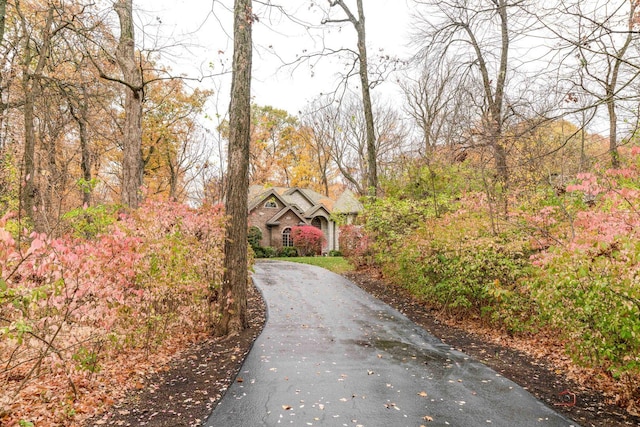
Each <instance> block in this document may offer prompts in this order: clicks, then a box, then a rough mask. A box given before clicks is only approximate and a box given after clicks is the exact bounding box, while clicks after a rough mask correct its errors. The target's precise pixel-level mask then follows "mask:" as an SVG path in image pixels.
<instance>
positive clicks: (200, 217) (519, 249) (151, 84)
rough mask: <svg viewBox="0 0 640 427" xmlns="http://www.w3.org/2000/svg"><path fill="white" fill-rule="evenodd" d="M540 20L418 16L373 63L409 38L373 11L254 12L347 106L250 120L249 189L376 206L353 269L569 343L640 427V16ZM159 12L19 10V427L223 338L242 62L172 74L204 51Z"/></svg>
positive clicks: (4, 115) (115, 390) (78, 405)
mask: <svg viewBox="0 0 640 427" xmlns="http://www.w3.org/2000/svg"><path fill="white" fill-rule="evenodd" d="M539 3H540V2H535V1H531V2H529V1H521V0H519V1H510V0H473V1H462V0H449V1H447V2H442V1H431V0H415V1H411V2H409V4H410V6H411V7H412V9H413V13H412V15H411V16H410V18H409V19H408V22H409V25H408V28H407V34H408V38H409V43H408V44H407V47H406V49H407V52H408V53H407V55H406V56H402V57H399V56H396V55H395V52H394V53H390V52H387V51H385V50H384V49H383V50H380V48H378V47H377V46H375V45H371V44H367V42H366V40H367V38H366V35H368V34H372V33H378V32H385V31H388V30H387V29H386V28H378V27H368V26H367V25H365V20H364V16H365V14H366V11H367V9H366V7H368V5H365V7H364V8H361V9H358V8H357V6H358V5H360V6H361V5H362V2H361V1H358V2H356V1H354V2H344V3H343V2H342V1H329V2H321V1H309V2H307V3H305V5H306V7H305V9H304V10H303V9H302V8H300V7H296V8H294V9H288V8H287V7H286V4H284V6H283V5H277V4H275V2H254V9H253V10H252V14H251V25H252V26H254V27H255V28H260V26H264V27H268V28H270V29H272V30H275V31H277V30H278V28H280V27H278V25H276V24H279V23H281V22H285V21H286V22H288V25H293V26H294V27H295V28H298V29H300V30H301V31H302V32H303V33H305V34H308V35H309V44H308V45H305V46H302V47H300V49H299V50H295V49H294V51H293V52H290V51H283V50H282V49H281V48H280V46H278V45H266V46H261V47H262V48H264V50H263V51H259V52H262V53H263V54H264V56H266V55H267V53H269V55H270V57H271V58H273V57H276V58H279V60H280V64H281V65H282V67H283V69H284V70H287V72H289V73H292V75H293V76H294V77H295V75H296V74H295V73H297V72H303V73H305V74H307V75H309V74H312V73H317V72H320V73H321V74H322V75H326V74H327V73H329V71H327V69H326V68H324V67H326V66H327V64H330V65H331V67H332V71H331V72H330V73H331V76H332V84H331V85H329V88H328V89H326V90H325V89H321V91H322V92H324V94H320V93H318V96H317V97H315V98H314V99H310V100H309V101H308V103H306V104H305V105H304V106H303V107H301V108H300V110H299V111H297V112H288V111H285V110H282V109H278V108H274V107H272V106H269V105H254V106H253V107H252V110H251V119H252V127H251V150H250V159H251V162H250V171H249V175H250V180H251V182H252V183H259V184H270V185H284V186H299V187H305V188H311V189H314V190H316V191H318V192H320V193H323V194H326V195H329V196H332V195H336V194H337V193H338V192H339V191H341V190H343V189H344V188H349V189H351V190H353V191H354V192H356V193H357V194H359V195H360V196H362V200H363V202H364V204H365V211H364V213H363V215H362V217H361V222H360V224H359V225H358V226H345V227H344V229H343V239H342V242H341V246H342V248H343V249H344V251H345V255H346V256H347V257H348V258H349V259H350V260H352V262H353V263H354V264H356V265H358V266H360V267H369V268H375V269H377V270H379V271H380V272H381V273H382V274H384V275H385V277H387V278H388V279H389V280H390V281H393V282H395V283H396V284H398V285H400V286H404V287H406V288H408V289H410V290H411V291H412V292H413V293H414V294H415V295H416V296H417V297H419V298H421V299H423V300H424V301H425V302H427V303H429V304H431V305H433V306H434V307H438V308H441V309H442V310H444V311H445V312H447V313H449V314H450V315H451V316H453V317H457V318H461V319H467V320H469V321H476V322H479V323H480V324H483V325H485V326H487V327H490V328H492V329H494V330H498V331H502V332H503V333H505V334H507V335H520V336H528V337H534V339H535V337H539V338H540V339H539V342H540V346H541V348H547V347H545V344H544V343H545V341H546V340H554V341H555V342H556V343H560V345H564V347H565V348H566V352H567V354H568V355H569V356H570V357H571V358H572V360H573V362H572V363H574V365H575V366H576V367H580V368H579V369H578V368H576V370H575V376H576V379H578V380H579V381H581V382H582V383H583V384H589V385H590V386H592V387H596V388H599V389H601V390H603V391H604V392H605V393H607V394H608V395H609V396H610V398H611V400H613V401H615V402H617V403H618V404H619V405H620V406H621V407H623V408H625V409H626V410H627V411H628V412H629V413H630V414H638V413H639V411H640V410H639V409H638V407H639V405H640V388H639V387H638V384H640V381H639V378H640V359H639V356H638V355H640V284H639V279H638V257H639V256H640V245H639V244H638V239H637V235H636V233H637V231H638V225H639V215H638V206H639V203H640V192H639V191H640V184H639V181H638V173H639V167H640V163H639V161H640V160H639V158H638V154H640V148H639V147H638V144H637V139H636V133H637V132H636V131H637V125H638V120H639V111H640V110H639V105H640V103H639V101H640V99H639V98H640V91H639V89H640V88H639V86H638V85H639V83H640V81H639V79H638V75H639V74H640V33H639V32H638V10H637V7H638V3H637V1H636V0H616V1H604V0H593V1H589V2H585V1H577V0H576V1H573V0H555V1H550V2H544V5H541V4H539ZM212 5H213V6H212V9H211V14H210V15H209V19H210V20H214V21H215V20H216V19H219V20H220V22H223V20H224V19H225V18H224V16H225V15H224V13H225V12H224V10H225V7H226V8H227V9H228V8H229V6H228V5H226V4H225V3H223V2H212ZM136 6H137V5H134V4H133V3H132V2H131V1H130V0H128V1H127V0H118V1H114V2H107V1H98V2H89V1H75V2H66V1H51V0H47V1H17V0H14V1H10V0H2V1H0V39H1V40H2V43H1V45H0V47H1V50H0V61H2V67H0V90H1V94H0V95H1V96H0V101H1V102H0V121H1V122H0V162H1V163H0V206H1V209H2V212H4V215H3V218H2V221H1V224H0V226H1V227H2V228H1V229H0V273H1V275H2V276H1V278H0V358H1V359H0V362H2V364H1V366H2V368H0V369H1V370H0V384H2V387H1V389H2V393H1V394H0V420H2V422H3V423H7V425H31V424H32V423H36V424H37V423H38V422H46V423H59V424H61V425H68V424H72V423H77V422H81V420H82V419H84V418H86V417H87V416H88V415H91V414H93V413H95V412H96V411H100V410H103V409H104V408H105V407H106V406H108V405H109V404H111V403H113V401H114V400H115V399H117V398H118V397H119V396H121V395H122V394H123V393H124V392H125V391H126V389H127V388H130V387H134V386H135V381H134V380H133V378H135V375H136V374H139V373H140V372H142V371H144V370H145V369H151V368H150V367H152V366H157V364H158V363H160V362H162V361H163V360H167V359H168V358H169V357H170V355H171V354H173V352H175V351H178V350H179V349H180V348H184V346H185V345H187V344H188V343H189V342H194V341H197V340H199V339H201V338H202V337H204V336H207V335H208V334H209V333H210V332H211V330H210V328H211V325H212V324H214V323H215V319H216V318H217V317H218V316H219V314H220V310H221V307H220V306H219V305H218V303H219V301H220V299H219V295H218V291H219V289H220V286H219V285H220V281H221V277H222V270H223V269H222V252H223V251H222V247H223V242H224V226H225V221H226V219H225V217H224V212H223V208H222V207H221V206H220V201H221V200H223V199H224V196H225V194H224V191H225V188H226V185H225V184H226V174H225V171H226V166H225V162H226V155H227V153H226V142H227V138H228V136H229V133H230V129H229V125H228V120H227V116H226V112H224V111H225V108H226V107H221V106H220V103H216V102H214V101H215V99H216V97H218V96H219V94H220V93H225V92H228V88H227V87H226V86H225V85H226V83H225V81H226V80H225V76H226V75H227V74H228V73H229V71H230V70H229V65H228V60H227V59H225V55H226V53H225V50H223V49H221V50H219V51H218V52H215V56H212V55H211V53H210V54H209V58H211V57H215V58H216V59H215V60H213V59H210V60H208V61H205V62H203V61H199V62H198V63H199V64H203V65H202V67H200V69H201V70H202V71H201V72H199V73H197V74H195V73H193V72H191V71H189V73H188V74H187V75H183V72H182V71H176V70H174V69H173V68H172V67H175V65H174V62H173V61H171V58H172V56H173V57H176V56H178V54H177V53H176V52H181V53H184V55H185V56H187V55H188V52H190V50H194V51H196V50H197V49H196V47H195V46H193V45H191V44H190V43H189V42H184V43H177V42H175V40H174V41H171V38H169V37H167V36H166V34H167V33H164V32H163V31H161V30H160V28H161V27H162V21H161V19H158V17H157V16H154V15H148V14H145V13H143V11H142V10H140V9H138V8H137V7H136ZM220 6H222V9H216V7H220ZM384 7H392V6H390V3H389V2H386V3H385V2H380V4H377V5H376V8H384ZM304 11H308V12H310V13H312V15H311V16H312V17H313V16H316V17H318V19H316V20H312V19H311V18H309V16H308V15H303V12H304ZM152 23H153V24H152ZM221 25H222V24H221ZM225 25H226V24H225ZM336 33H337V34H339V37H337V38H335V37H334V36H333V35H335V34H336ZM255 61H256V63H259V61H260V60H259V58H258V59H255ZM176 69H177V68H176ZM301 70H302V71H301ZM317 70H320V71H317ZM202 82H204V84H202ZM389 86H393V87H394V88H396V89H394V90H395V91H397V93H398V94H399V95H394V96H391V95H390V93H391V92H385V91H383V90H382V88H383V87H389ZM364 89H366V91H365V90H364ZM365 92H367V93H369V95H370V101H371V102H370V105H369V107H370V108H367V101H366V98H367V96H366V94H365ZM222 103H224V102H222ZM185 337H186V338H187V339H185Z"/></svg>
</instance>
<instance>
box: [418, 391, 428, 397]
mask: <svg viewBox="0 0 640 427" xmlns="http://www.w3.org/2000/svg"><path fill="white" fill-rule="evenodd" d="M418 396H420V397H427V392H426V391H421V392H420V393H418Z"/></svg>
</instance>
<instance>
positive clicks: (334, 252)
mask: <svg viewBox="0 0 640 427" xmlns="http://www.w3.org/2000/svg"><path fill="white" fill-rule="evenodd" d="M327 255H328V256H334V257H335V256H342V252H340V251H338V250H335V249H332V250H330V251H329V253H328V254H327Z"/></svg>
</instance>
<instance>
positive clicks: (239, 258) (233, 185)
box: [214, 0, 255, 336]
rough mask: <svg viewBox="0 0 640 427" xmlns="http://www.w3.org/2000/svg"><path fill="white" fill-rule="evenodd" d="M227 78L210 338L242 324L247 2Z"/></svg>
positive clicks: (242, 4) (238, 5)
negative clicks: (218, 270) (218, 264)
mask: <svg viewBox="0 0 640 427" xmlns="http://www.w3.org/2000/svg"><path fill="white" fill-rule="evenodd" d="M233 14H234V25H233V66H232V68H233V76H232V83H231V103H230V106H229V127H230V129H229V160H228V169H227V190H226V199H225V207H226V214H227V216H228V217H229V221H228V224H227V228H226V239H225V245H224V253H225V258H224V276H223V280H222V286H221V288H220V291H219V293H218V297H219V298H220V301H218V302H219V306H218V309H219V310H220V318H219V319H218V321H217V322H216V324H215V330H214V334H215V335H217V336H225V335H229V334H237V333H239V332H240V331H242V330H243V329H245V328H246V327H247V325H248V323H247V285H248V271H247V215H248V212H247V211H248V202H247V195H248V194H249V145H250V140H251V62H252V44H251V43H252V36H251V35H252V31H251V30H252V26H253V22H254V20H255V16H254V14H253V11H252V8H251V0H235V2H234V9H233Z"/></svg>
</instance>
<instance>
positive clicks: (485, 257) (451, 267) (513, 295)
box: [376, 215, 535, 331]
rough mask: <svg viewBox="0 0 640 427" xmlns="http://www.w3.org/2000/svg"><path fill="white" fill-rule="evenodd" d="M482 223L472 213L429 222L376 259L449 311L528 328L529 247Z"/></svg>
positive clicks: (415, 291)
mask: <svg viewBox="0 0 640 427" xmlns="http://www.w3.org/2000/svg"><path fill="white" fill-rule="evenodd" d="M486 226H487V225H486V224H484V223H483V222H482V218H479V217H474V216H472V215H450V216H448V217H447V218H446V220H444V221H441V220H433V221H431V222H429V223H425V225H424V226H423V227H422V228H420V229H419V230H417V231H416V232H415V233H414V234H413V235H412V236H410V237H407V238H405V239H404V240H403V242H402V244H401V245H397V246H396V247H394V248H392V250H389V251H386V252H385V253H380V254H378V256H377V258H376V259H377V261H378V263H379V265H380V266H381V267H382V269H383V272H384V273H385V276H386V277H388V278H389V279H390V280H392V281H394V282H396V283H397V284H400V285H402V286H404V287H406V288H407V289H409V290H410V291H411V292H412V293H413V294H414V295H416V296H419V297H420V298H422V299H424V300H426V301H428V302H429V303H431V304H433V305H435V306H437V307H439V308H442V309H445V310H447V311H448V312H449V313H451V314H453V315H457V316H460V317H475V318H481V319H484V320H485V321H488V322H493V323H495V324H499V325H501V326H504V327H505V328H507V329H509V330H511V331H521V330H524V329H527V328H529V326H530V324H531V321H532V316H533V314H534V313H535V307H534V304H533V301H532V300H531V298H530V297H529V294H528V291H527V289H526V288H525V287H524V286H523V285H522V281H523V279H524V278H526V277H527V275H528V274H529V272H530V268H531V263H530V261H529V257H528V250H527V245H526V243H525V242H524V241H522V240H521V239H519V238H518V236H517V234H514V233H512V234H509V235H506V236H493V235H491V234H490V233H489V232H488V231H487V230H486V228H485V227H486Z"/></svg>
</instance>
